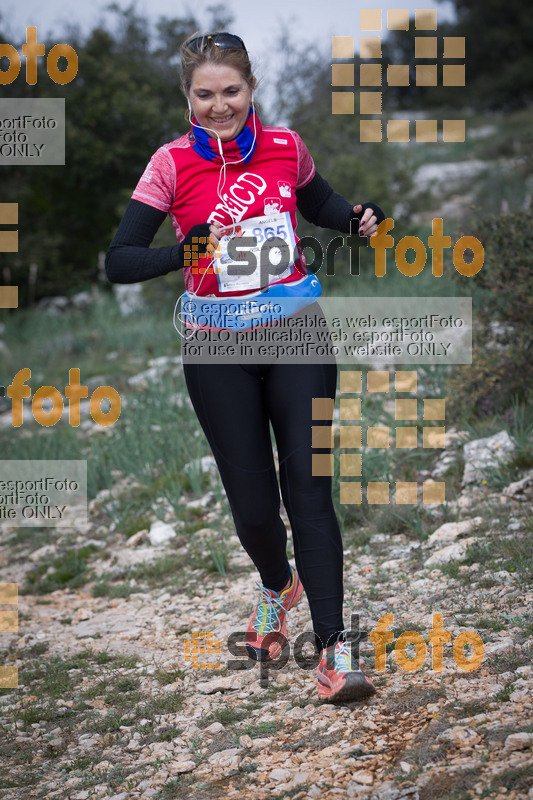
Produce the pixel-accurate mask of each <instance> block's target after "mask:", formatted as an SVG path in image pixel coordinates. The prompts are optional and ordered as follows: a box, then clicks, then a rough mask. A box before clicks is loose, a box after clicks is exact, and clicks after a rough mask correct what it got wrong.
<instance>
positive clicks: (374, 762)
mask: <svg viewBox="0 0 533 800" xmlns="http://www.w3.org/2000/svg"><path fill="white" fill-rule="evenodd" d="M505 441H506V440H505V436H503V438H502V437H500V440H498V442H497V443H496V444H494V443H493V444H492V447H493V449H494V448H496V449H498V450H499V451H500V452H501V448H502V445H503V446H505ZM481 449H483V447H482V448H481ZM474 450H475V448H474ZM489 451H490V446H489ZM487 452H488V451H487V446H486V445H485V455H486V454H487ZM454 453H456V450H454V451H445V452H444V453H443V456H442V457H441V459H440V462H439V464H437V465H436V467H435V470H434V476H435V477H436V476H438V475H439V474H441V473H442V472H443V471H444V470H445V469H446V468H447V466H448V465H449V463H450V461H452V462H453V458H454ZM489 455H490V453H489ZM446 459H448V461H446ZM476 459H477V460H476V463H475V464H474V467H476V466H479V464H480V463H481V464H482V463H483V458H482V456H481V455H480V452H479V448H478V450H477V451H476ZM467 466H468V463H467ZM208 467H209V459H208V460H207V462H206V463H205V464H204V468H205V469H206V470H207V469H208ZM470 467H471V469H472V464H470ZM426 477H427V476H426ZM422 478H424V476H423V475H422ZM467 480H468V481H469V482H466V483H464V485H463V489H462V492H461V495H460V497H459V499H458V501H457V502H456V503H455V504H450V507H449V509H448V512H449V514H451V515H452V517H453V520H452V521H446V520H445V519H444V518H442V517H440V518H439V516H438V512H437V511H436V512H435V524H434V531H433V533H432V535H431V536H430V537H429V538H427V537H425V538H424V537H421V536H420V537H417V536H416V535H413V534H412V533H411V534H410V533H405V532H404V533H394V532H391V533H373V534H372V535H371V536H367V537H366V538H365V536H364V535H362V534H361V531H354V530H347V531H345V534H344V538H345V542H346V551H345V573H344V576H345V577H344V584H345V621H346V624H348V623H349V621H350V617H351V615H352V614H354V613H357V614H359V615H360V620H359V624H360V627H361V628H362V629H363V630H365V631H369V630H371V629H372V628H374V627H375V625H376V623H377V621H378V620H379V618H380V617H381V616H383V615H384V614H386V613H391V614H393V618H394V621H393V623H392V625H391V629H392V630H393V632H394V636H395V642H393V643H392V644H391V645H387V655H386V668H385V669H384V670H381V671H380V670H377V669H376V668H375V666H376V665H375V664H374V647H373V645H372V644H371V642H370V641H369V640H368V639H367V640H365V641H363V642H362V644H361V655H362V662H363V666H364V667H365V668H366V670H367V671H368V673H369V674H370V675H371V676H372V678H373V680H374V682H375V684H376V686H377V689H378V691H377V694H376V695H375V696H374V697H373V698H371V699H369V700H367V701H362V702H353V703H348V704H343V705H332V704H330V703H321V702H319V701H318V697H317V694H316V678H315V676H316V670H315V666H314V662H312V661H311V663H310V664H309V665H308V668H307V669H304V668H302V666H301V665H298V663H297V662H296V660H295V658H294V649H293V648H292V649H291V654H290V657H289V658H288V659H287V660H286V662H285V663H284V665H283V666H282V667H281V668H279V669H273V668H271V669H268V670H266V671H264V672H263V673H260V665H258V664H252V663H251V662H249V661H247V660H246V659H245V658H244V657H243V656H242V655H241V656H240V657H237V656H236V655H232V654H231V653H230V652H229V650H228V644H227V643H228V640H229V637H230V634H232V633H234V632H238V631H243V630H244V629H245V628H246V625H247V622H248V618H249V615H250V612H251V609H252V606H253V602H254V601H255V598H256V596H257V594H256V593H257V588H256V586H255V580H256V578H257V576H256V574H255V572H253V571H252V570H251V568H250V564H249V560H248V557H247V556H246V554H245V553H244V552H243V551H242V549H241V547H240V545H239V543H238V540H237V538H236V536H235V534H234V532H232V528H231V522H230V520H229V518H228V516H227V515H226V514H225V513H224V508H223V506H222V505H221V504H220V503H216V501H215V499H214V497H213V495H212V494H211V493H209V494H206V495H205V497H204V498H196V499H193V500H192V501H191V499H190V498H187V502H188V503H189V505H191V507H192V506H195V509H196V510H195V514H196V517H197V525H196V530H195V531H194V533H193V536H192V537H191V536H188V535H186V534H185V532H184V531H183V530H182V529H181V526H180V524H178V523H177V522H176V518H175V515H174V514H173V512H172V511H171V510H170V509H169V512H168V515H167V519H166V520H160V522H159V524H157V525H152V527H151V528H150V529H146V530H143V531H139V532H138V533H137V534H135V535H134V536H130V537H129V538H126V537H125V535H124V534H123V533H121V532H120V531H118V530H115V531H110V529H109V525H106V524H104V522H103V520H104V519H105V517H103V516H102V515H103V510H104V509H105V504H106V502H107V501H108V500H109V492H107V493H106V492H103V493H101V495H100V496H99V497H98V498H96V500H94V501H92V502H91V504H90V514H89V519H90V526H89V528H88V530H85V531H83V532H81V531H79V532H78V533H77V534H71V535H70V538H67V537H66V536H65V534H59V533H56V532H55V531H53V529H42V532H41V538H37V539H36V536H35V534H33V532H30V533H27V534H26V535H21V534H20V530H27V529H18V531H19V532H18V533H17V531H14V532H11V534H10V533H9V532H7V533H5V534H3V540H2V546H1V547H0V581H3V582H18V583H19V586H20V592H19V601H18V611H19V629H18V632H17V633H2V634H1V637H2V638H1V640H0V644H1V645H2V648H3V649H2V661H1V662H0V663H2V664H10V665H16V666H17V667H18V669H19V687H18V689H14V690H7V689H5V690H2V691H1V693H0V731H1V737H0V752H1V755H2V763H3V764H4V770H3V771H2V772H3V775H2V776H1V777H0V798H5V800H8V798H9V799H10V800H11V798H13V800H15V799H16V800H27V799H28V800H30V798H68V799H69V800H85V799H86V798H114V800H129V799H130V798H131V800H134V799H135V800H137V799H139V800H141V799H142V800H145V799H147V798H155V800H162V799H163V798H172V797H179V798H187V797H192V796H193V794H194V795H195V796H196V797H199V798H205V800H210V799H211V798H220V797H232V796H241V797H246V798H248V797H250V798H252V797H253V798H254V800H258V799H260V798H269V797H271V796H273V797H291V798H302V799H303V800H305V799H307V798H319V797H320V798H323V800H330V799H332V798H337V797H348V798H350V797H362V798H369V800H374V799H375V800H397V798H404V797H405V798H413V800H415V799H416V798H419V800H444V798H448V799H449V800H451V799H452V798H453V799H454V800H466V798H476V797H480V798H482V797H491V798H495V799H498V800H503V798H505V800H519V798H525V797H530V798H531V797H533V788H530V787H531V786H532V777H531V776H532V762H533V751H532V744H533V726H532V710H533V692H532V688H533V671H532V666H531V655H532V653H533V646H532V645H533V626H532V623H531V602H532V599H533V589H532V587H531V579H532V576H533V566H532V557H531V556H532V552H533V547H532V545H531V543H532V533H533V516H532V513H531V505H532V502H533V473H532V472H525V473H524V476H523V479H522V480H521V481H520V482H518V483H516V484H514V485H512V486H510V487H507V488H506V489H505V490H503V491H502V490H498V491H495V490H493V489H492V490H491V489H489V488H488V487H487V485H486V481H484V480H483V477H482V470H481V472H480V473H479V472H478V473H476V472H475V471H474V472H473V473H471V474H470V477H468V476H467ZM122 490H124V485H122V488H121V483H120V482H119V481H118V482H117V485H116V487H115V490H114V491H115V493H116V494H117V495H118V496H120V491H122ZM191 497H192V495H191ZM162 523H165V524H162ZM169 527H170V528H171V529H172V530H169ZM214 530H220V531H222V532H223V534H224V537H225V547H226V556H227V559H226V574H225V575H224V574H221V573H219V572H216V570H215V571H213V570H212V569H211V570H210V569H209V568H208V562H207V561H206V559H205V553H206V552H207V551H208V550H209V548H210V547H212V546H213V539H212V538H211V537H212V533H213V531H214ZM363 533H364V532H363ZM37 545H38V546H37ZM67 548H74V549H73V550H71V552H73V553H75V554H77V556H76V557H77V558H78V564H79V563H81V560H82V559H84V561H83V564H84V569H85V571H80V573H79V574H80V577H79V580H78V585H76V586H75V587H74V588H73V585H72V583H74V584H75V583H76V582H75V581H73V582H71V584H70V586H69V587H68V588H60V589H56V590H54V591H51V592H49V591H48V592H45V591H44V590H43V589H41V590H39V591H37V587H38V586H39V584H38V583H36V582H35V580H34V581H33V583H31V582H29V583H28V579H29V576H31V574H32V573H35V574H37V573H39V574H40V575H45V574H46V573H43V570H42V568H41V569H40V571H39V568H40V567H42V566H43V565H46V564H49V566H48V568H47V571H46V572H47V573H48V574H49V575H54V572H55V571H57V569H58V567H57V563H58V562H57V561H54V559H55V558H57V557H58V556H60V555H61V554H63V555H64V558H65V559H66V558H67ZM214 552H216V551H214ZM290 555H292V553H290ZM66 563H67V561H65V564H66ZM69 563H70V562H69ZM292 563H294V561H293V559H292ZM32 586H33V587H34V589H33V590H32V588H31V587H32ZM4 608H7V606H4ZM435 613H441V614H442V617H443V624H444V628H445V629H448V630H450V632H451V640H452V642H453V641H454V640H455V639H456V638H457V637H458V636H459V634H460V633H461V632H463V631H475V632H477V634H478V635H479V637H480V638H481V640H482V642H483V649H484V652H483V659H482V661H481V663H480V665H479V666H478V667H477V668H476V669H473V670H470V671H468V670H467V669H465V668H464V665H466V662H464V661H463V662H461V660H460V658H461V653H460V652H459V653H455V656H456V657H457V660H458V661H459V663H462V664H463V668H460V667H459V666H458V665H457V663H456V661H455V659H454V653H453V652H452V644H451V643H450V644H447V645H445V646H444V651H443V664H442V669H441V670H436V669H435V670H434V669H433V666H432V655H431V646H429V645H428V647H427V655H426V658H425V661H424V663H423V664H422V665H421V666H420V667H419V668H418V669H416V670H407V669H404V668H403V667H402V666H400V665H399V664H398V661H397V658H396V656H395V653H394V652H393V651H394V648H395V646H396V640H397V639H398V637H399V636H400V634H401V633H403V632H405V631H415V632H417V633H418V634H420V636H421V637H422V639H424V640H425V641H426V642H427V640H428V632H429V631H430V630H431V628H432V623H433V615H434V614H435ZM304 631H311V620H310V614H309V608H308V606H307V603H306V600H305V595H304V596H303V597H302V600H301V602H300V603H299V604H298V606H296V607H295V608H294V609H293V610H291V612H290V613H289V615H288V633H289V639H290V642H291V643H292V644H294V642H295V640H296V638H297V636H298V635H299V634H301V633H302V632H304ZM194 632H199V633H201V632H205V633H211V634H212V636H213V641H214V642H216V641H217V640H218V641H220V643H221V651H220V654H216V653H213V654H206V655H205V663H206V664H208V665H209V666H207V667H206V668H204V669H199V668H194V667H193V665H192V663H191V661H189V660H187V642H188V641H189V642H190V640H191V635H192V634H193V633H194ZM193 641H194V640H193ZM310 652H311V651H310V650H309V651H308V650H307V648H304V649H303V651H302V653H303V656H305V654H306V653H307V654H310ZM406 655H407V657H411V656H413V655H414V651H413V650H412V648H411V649H410V646H408V648H407V651H406ZM464 657H465V658H472V657H473V650H472V648H469V647H467V648H466V649H465V650H464ZM202 658H204V656H203V655H200V661H201V660H202ZM231 661H239V662H240V667H241V668H238V669H237V668H231V667H232V666H239V664H237V665H231V664H229V662H231ZM217 663H219V664H220V668H219V669H217V667H216V664H217ZM403 663H404V664H405V663H406V662H405V660H404V662H403ZM8 766H9V769H8Z"/></svg>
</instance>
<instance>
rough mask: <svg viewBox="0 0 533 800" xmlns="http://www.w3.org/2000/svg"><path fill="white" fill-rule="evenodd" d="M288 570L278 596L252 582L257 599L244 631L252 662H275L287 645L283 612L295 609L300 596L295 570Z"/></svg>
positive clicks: (301, 590)
mask: <svg viewBox="0 0 533 800" xmlns="http://www.w3.org/2000/svg"><path fill="white" fill-rule="evenodd" d="M289 567H290V570H291V578H290V580H289V581H288V583H287V585H286V586H285V588H284V589H282V590H281V592H275V591H274V590H273V589H267V588H266V587H265V586H263V584H262V583H261V581H256V586H258V588H259V599H258V600H257V603H256V604H255V608H254V611H253V614H252V617H251V619H250V622H249V623H248V628H247V629H246V650H247V651H248V655H249V656H250V658H253V660H254V661H270V660H271V659H273V658H277V657H278V656H279V654H280V653H281V652H282V650H283V648H284V646H285V645H286V644H287V625H286V616H287V611H288V610H289V609H290V608H292V607H293V606H295V605H296V603H297V602H298V600H299V599H300V597H301V595H302V592H303V586H302V583H301V581H300V578H299V577H298V572H297V571H296V568H295V567H291V566H290V565H289Z"/></svg>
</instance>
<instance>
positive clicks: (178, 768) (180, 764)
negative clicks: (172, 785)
mask: <svg viewBox="0 0 533 800" xmlns="http://www.w3.org/2000/svg"><path fill="white" fill-rule="evenodd" d="M195 768H196V764H195V763H194V761H190V760H189V761H169V762H168V769H169V771H170V772H171V773H172V774H173V775H176V774H179V773H182V772H192V770H193V769H195Z"/></svg>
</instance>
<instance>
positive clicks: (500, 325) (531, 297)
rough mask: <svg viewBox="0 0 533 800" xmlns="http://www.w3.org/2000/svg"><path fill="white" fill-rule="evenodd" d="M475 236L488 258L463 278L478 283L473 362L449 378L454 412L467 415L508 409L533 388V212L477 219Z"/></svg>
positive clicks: (462, 415) (486, 414)
mask: <svg viewBox="0 0 533 800" xmlns="http://www.w3.org/2000/svg"><path fill="white" fill-rule="evenodd" d="M473 235H475V236H476V237H477V238H478V239H479V240H480V242H481V243H482V244H483V247H484V249H485V262H484V265H483V267H482V269H481V271H480V272H478V273H477V275H475V276H474V277H473V278H466V279H460V282H461V283H464V281H475V282H476V290H477V296H476V301H477V302H476V306H477V307H476V308H475V319H474V332H473V357H472V365H463V366H461V367H459V368H457V369H456V370H455V371H454V372H453V374H452V377H451V379H450V383H449V398H450V411H451V414H452V416H454V415H458V416H460V417H461V418H463V419H469V418H472V417H476V418H479V417H490V416H494V415H497V414H504V413H505V412H506V411H508V409H510V408H511V407H513V406H514V405H515V404H516V403H517V402H518V403H522V402H524V401H526V400H527V398H528V397H530V396H531V394H532V390H533V372H532V371H531V369H530V361H531V346H532V344H533V212H531V211H523V212H520V213H514V214H508V215H501V216H499V217H495V216H490V217H486V218H484V219H482V220H478V221H475V222H474V224H473Z"/></svg>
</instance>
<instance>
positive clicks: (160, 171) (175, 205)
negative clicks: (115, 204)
mask: <svg viewBox="0 0 533 800" xmlns="http://www.w3.org/2000/svg"><path fill="white" fill-rule="evenodd" d="M256 122H257V126H256V133H257V142H256V147H255V150H254V152H253V155H252V157H251V159H250V161H249V162H248V163H247V164H243V163H240V164H235V165H234V166H232V165H231V164H229V163H228V164H227V166H226V180H225V183H224V185H223V187H221V194H222V197H223V198H224V202H225V203H226V204H227V205H228V206H229V207H230V208H231V210H232V212H233V215H234V217H235V222H237V223H238V222H240V221H241V220H242V219H248V218H250V217H258V216H263V215H265V214H273V213H276V214H277V213H283V212H285V211H288V212H289V213H290V218H291V222H292V226H293V230H294V231H296V226H297V219H296V195H295V190H296V189H301V188H302V187H303V186H305V185H306V184H308V183H309V181H310V180H311V179H312V178H313V176H314V174H315V171H316V170H315V164H314V162H313V159H312V157H311V154H310V152H309V150H308V149H307V147H306V145H305V144H304V143H303V141H302V140H301V138H300V137H299V135H298V134H297V133H296V131H292V130H290V129H289V128H281V127H280V128H278V127H275V128H274V127H270V126H265V127H263V126H262V125H261V122H260V120H259V119H258V118H257V117H256ZM192 141H193V143H194V137H192ZM223 144H225V143H223ZM225 158H228V159H229V161H232V160H233V161H235V160H236V159H235V156H225ZM217 161H219V163H215V162H211V161H207V160H206V159H204V158H203V157H202V156H201V155H199V153H197V152H195V150H193V148H192V145H191V141H190V135H189V134H185V135H184V136H181V137H180V138H179V139H175V140H174V141H173V142H168V143H167V144H164V145H163V146H162V147H160V148H159V149H158V150H157V151H156V152H155V153H154V155H153V156H152V158H151V159H150V162H149V164H148V166H147V167H146V169H145V171H144V173H143V174H142V176H141V178H140V180H139V182H138V184H137V186H136V187H135V190H134V192H133V194H132V198H133V199H134V200H139V201H140V202H142V203H147V204H148V205H150V206H153V207H154V208H158V209H159V210H160V211H165V212H168V215H169V217H170V219H171V221H172V225H173V226H174V228H175V231H176V237H177V239H178V241H179V242H181V241H182V240H183V239H184V237H185V236H186V234H187V232H188V231H189V230H190V229H191V228H192V227H193V226H194V225H198V224H200V223H202V222H208V223H218V224H220V225H222V226H225V225H231V224H232V223H233V220H232V218H231V216H230V214H229V213H228V211H227V209H226V208H224V204H223V203H221V201H220V198H219V196H218V195H217V187H218V185H219V176H220V173H221V169H222V167H221V161H220V159H217ZM295 239H296V242H298V238H297V237H296V236H295ZM210 261H211V258H210V257H209V256H204V257H201V258H199V259H198V262H197V266H196V267H195V268H194V269H191V267H186V268H185V269H184V278H185V287H186V289H187V290H188V291H189V292H192V293H195V294H196V292H197V289H198V285H199V283H200V281H201V280H202V278H203V280H202V284H201V286H200V290H199V295H200V296H206V295H209V294H214V295H216V296H218V297H224V296H227V293H226V294H225V293H223V292H220V291H219V286H218V281H217V277H216V275H215V273H214V272H213V268H212V266H211V267H209V268H208V269H207V273H206V274H205V275H204V273H205V270H206V268H207V265H208V264H209V263H210ZM306 274H307V269H306V266H305V257H304V256H303V255H301V256H300V258H299V259H298V260H297V261H296V264H295V268H294V269H293V271H292V273H291V274H290V275H289V276H288V277H286V278H285V279H283V280H282V281H279V283H290V282H292V281H296V280H300V279H301V277H302V275H306ZM273 277H275V276H273ZM275 282H276V281H275V280H274V281H273V282H272V284H270V285H273V283H275ZM249 293H250V292H249V291H247V292H234V293H233V294H234V295H245V294H249Z"/></svg>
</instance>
